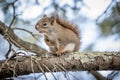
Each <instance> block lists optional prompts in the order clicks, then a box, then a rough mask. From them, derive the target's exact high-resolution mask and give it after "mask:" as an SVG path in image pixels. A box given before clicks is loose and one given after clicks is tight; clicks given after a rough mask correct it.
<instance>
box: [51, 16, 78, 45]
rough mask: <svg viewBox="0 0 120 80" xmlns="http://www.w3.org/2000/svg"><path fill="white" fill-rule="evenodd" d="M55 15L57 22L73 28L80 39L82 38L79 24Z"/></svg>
mask: <svg viewBox="0 0 120 80" xmlns="http://www.w3.org/2000/svg"><path fill="white" fill-rule="evenodd" d="M53 17H54V18H55V19H56V22H57V23H58V24H60V25H61V26H63V27H64V28H68V29H70V30H72V31H73V32H74V33H75V34H76V35H77V36H78V37H79V40H80V30H79V28H78V26H75V25H73V24H71V23H70V22H68V21H66V20H64V19H60V18H59V17H58V16H53ZM79 44H80V41H79Z"/></svg>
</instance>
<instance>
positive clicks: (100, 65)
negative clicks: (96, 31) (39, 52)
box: [0, 52, 120, 78]
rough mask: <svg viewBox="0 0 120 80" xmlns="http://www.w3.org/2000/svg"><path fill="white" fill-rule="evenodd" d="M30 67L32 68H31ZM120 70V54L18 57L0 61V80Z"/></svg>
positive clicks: (97, 53)
mask: <svg viewBox="0 0 120 80" xmlns="http://www.w3.org/2000/svg"><path fill="white" fill-rule="evenodd" d="M31 65H32V66H31ZM80 70H89V71H91V70H120V52H89V53H85V52H81V53H80V52H76V53H74V54H69V55H68V56H65V55H63V56H61V57H49V58H45V57H44V58H43V57H42V58H41V57H35V56H26V57H25V56H24V57H18V58H14V59H11V60H7V61H6V60H3V61H0V78H6V77H12V76H13V73H15V76H19V75H25V74H30V73H33V72H34V73H38V72H58V71H65V72H66V71H80Z"/></svg>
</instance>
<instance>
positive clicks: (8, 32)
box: [0, 21, 48, 55]
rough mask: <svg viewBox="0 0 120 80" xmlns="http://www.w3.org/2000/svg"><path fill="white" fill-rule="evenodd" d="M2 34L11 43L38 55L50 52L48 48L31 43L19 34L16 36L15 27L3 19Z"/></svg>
mask: <svg viewBox="0 0 120 80" xmlns="http://www.w3.org/2000/svg"><path fill="white" fill-rule="evenodd" d="M0 34H1V35H3V36H4V38H5V39H6V40H7V41H9V42H10V43H12V44H14V45H15V46H16V47H18V48H20V49H22V50H25V51H29V52H33V53H36V54H37V55H42V54H45V53H48V52H47V51H46V50H44V49H42V48H41V47H39V46H37V45H36V44H33V43H29V42H26V41H23V40H22V39H20V38H19V37H18V36H16V34H14V31H13V29H11V28H10V27H8V26H6V25H5V24H4V23H2V22H1V21H0Z"/></svg>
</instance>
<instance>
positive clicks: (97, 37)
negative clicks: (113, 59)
mask: <svg viewBox="0 0 120 80" xmlns="http://www.w3.org/2000/svg"><path fill="white" fill-rule="evenodd" d="M53 13H55V14H58V15H59V16H60V17H61V18H65V19H66V20H67V21H69V22H71V23H73V24H75V25H77V26H78V27H79V29H80V32H81V33H80V34H81V48H80V52H83V51H90V52H93V51H101V52H103V51H120V0H0V21H2V22H4V23H5V24H6V25H8V26H11V27H12V28H14V29H15V30H14V31H15V33H16V35H18V36H19V37H20V38H21V39H23V40H25V41H28V42H31V43H36V44H38V45H40V42H39V40H36V39H34V37H32V36H31V34H30V33H28V32H26V31H22V30H20V29H17V28H22V29H26V30H29V31H30V32H33V33H34V34H38V32H37V31H36V30H35V24H36V23H37V21H38V20H39V19H41V17H42V16H43V15H44V14H47V15H51V14H53ZM12 21H13V23H12ZM11 23H12V24H11ZM42 46H43V45H42ZM8 48H9V46H8V42H7V41H6V40H5V39H4V38H3V36H1V35H0V60H2V59H5V53H6V51H7V50H8ZM111 72H112V71H101V72H100V73H101V74H102V75H103V76H105V77H106V76H108V75H109V74H110V73H111ZM68 74H69V76H70V80H76V78H77V79H78V80H96V79H95V78H94V77H93V76H92V75H91V74H89V72H87V71H84V72H69V73H68ZM32 75H33V74H31V75H30V76H28V77H26V76H22V77H17V78H14V79H16V80H21V79H23V80H25V79H29V78H30V79H31V80H32V79H33V80H34V78H33V76H32ZM36 75H38V76H39V77H40V78H39V79H44V76H42V75H41V74H36ZM46 75H47V77H49V76H51V74H49V73H46ZM71 75H74V76H75V77H73V76H71ZM55 76H57V79H58V80H59V79H62V80H66V78H65V76H64V75H63V74H61V73H59V74H58V73H55ZM59 76H63V77H64V78H63V77H59ZM86 76H87V77H86ZM119 76H120V73H119V72H118V71H117V75H116V76H115V77H114V78H113V80H119V78H120V77H119ZM31 77H32V78H31ZM39 79H38V80H39ZM50 80H54V78H53V77H50Z"/></svg>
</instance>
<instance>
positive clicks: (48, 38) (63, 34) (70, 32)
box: [35, 15, 80, 55]
mask: <svg viewBox="0 0 120 80" xmlns="http://www.w3.org/2000/svg"><path fill="white" fill-rule="evenodd" d="M56 23H57V24H56ZM35 27H36V29H37V30H38V31H39V32H40V33H44V34H45V42H46V44H47V45H48V46H49V47H51V46H54V48H55V50H56V49H57V50H56V53H57V55H61V54H62V53H63V51H64V52H69V51H78V50H79V45H80V36H79V29H78V27H76V26H74V25H72V24H70V23H69V22H67V21H65V20H64V19H60V18H58V17H56V16H52V17H47V16H46V15H44V16H43V18H42V19H41V20H39V21H38V23H37V24H36V26H35ZM69 43H74V44H75V48H74V50H73V49H71V48H70V49H67V50H64V49H65V47H66V46H67V44H69ZM70 47H72V46H70Z"/></svg>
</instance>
